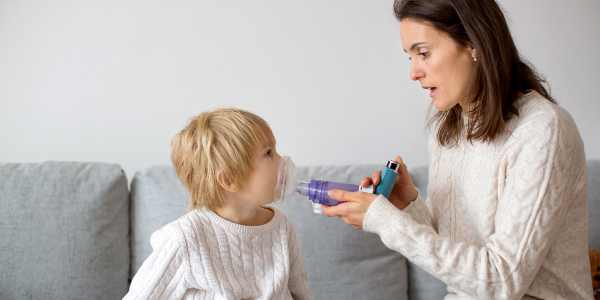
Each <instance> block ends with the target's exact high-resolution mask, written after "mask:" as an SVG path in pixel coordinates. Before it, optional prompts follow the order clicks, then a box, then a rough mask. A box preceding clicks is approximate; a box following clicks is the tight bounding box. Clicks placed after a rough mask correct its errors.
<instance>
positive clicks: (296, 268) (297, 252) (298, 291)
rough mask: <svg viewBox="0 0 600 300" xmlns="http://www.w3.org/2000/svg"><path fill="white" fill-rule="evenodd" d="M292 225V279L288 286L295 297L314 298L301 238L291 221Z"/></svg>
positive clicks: (311, 299) (290, 247) (299, 298)
mask: <svg viewBox="0 0 600 300" xmlns="http://www.w3.org/2000/svg"><path fill="white" fill-rule="evenodd" d="M289 224H290V226H291V231H290V243H289V249H290V265H291V266H290V279H289V282H288V288H289V289H290V293H291V294H292V298H293V299H295V300H296V299H298V300H301V299H307V300H314V297H313V294H312V291H311V290H310V284H309V283H308V276H307V274H306V266H304V260H303V258H302V245H300V239H299V238H298V235H297V234H296V230H295V229H294V225H293V224H292V223H291V221H289Z"/></svg>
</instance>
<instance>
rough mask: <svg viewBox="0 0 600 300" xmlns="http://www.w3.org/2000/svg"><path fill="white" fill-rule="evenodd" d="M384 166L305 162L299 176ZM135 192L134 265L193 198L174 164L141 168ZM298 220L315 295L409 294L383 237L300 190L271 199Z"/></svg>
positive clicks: (343, 175) (348, 177) (346, 177)
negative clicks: (315, 207) (326, 210)
mask: <svg viewBox="0 0 600 300" xmlns="http://www.w3.org/2000/svg"><path fill="white" fill-rule="evenodd" d="M378 168H381V166H352V167H333V166H331V167H299V168H298V170H297V178H298V179H302V180H310V179H311V178H316V179H323V180H331V181H338V182H347V183H357V182H359V180H360V179H361V178H362V177H363V176H366V175H370V174H372V173H373V171H375V170H377V169H378ZM131 193H132V194H131V195H132V211H131V213H132V215H131V222H132V224H131V229H132V232H131V233H132V251H133V253H132V269H133V273H132V274H135V272H137V270H138V269H139V267H140V266H141V265H142V263H143V262H144V260H145V259H146V258H147V257H148V256H149V255H150V253H151V252H152V248H151V246H150V242H149V241H150V236H151V235H152V233H153V232H154V231H156V230H158V229H159V228H161V227H162V226H164V225H166V224H167V223H169V222H172V221H174V220H176V219H177V218H179V217H181V216H183V215H184V214H185V213H186V208H187V205H188V202H189V199H190V196H189V193H188V192H187V191H186V190H185V188H184V187H183V185H182V184H181V182H180V181H179V179H178V178H177V175H176V173H175V171H174V169H173V168H172V167H170V166H169V167H167V166H156V167H152V168H149V169H147V170H144V171H142V172H138V173H136V175H135V176H134V178H133V181H132V185H131ZM271 205H275V206H276V207H277V208H279V209H280V210H282V211H283V212H285V213H286V214H287V215H288V216H289V217H290V218H291V219H292V221H293V223H294V227H295V229H296V232H297V233H298V236H299V238H300V241H301V243H302V251H303V254H304V262H305V264H306V268H307V271H308V279H309V281H310V284H311V288H312V291H313V294H314V296H315V299H394V300H401V299H407V282H406V278H407V276H406V261H405V259H404V257H403V256H402V255H400V254H399V253H397V252H394V251H392V250H390V249H388V248H387V247H386V246H385V245H384V244H383V243H382V242H381V239H380V238H379V236H377V235H375V234H371V233H366V232H364V231H362V230H358V229H354V228H352V227H351V226H349V225H347V224H346V223H344V222H343V221H342V220H341V219H339V218H327V217H326V216H324V215H319V214H315V213H314V212H313V211H312V208H311V205H310V202H309V200H308V198H306V197H301V196H299V195H295V196H293V197H291V198H290V199H287V200H286V201H285V203H283V204H271Z"/></svg>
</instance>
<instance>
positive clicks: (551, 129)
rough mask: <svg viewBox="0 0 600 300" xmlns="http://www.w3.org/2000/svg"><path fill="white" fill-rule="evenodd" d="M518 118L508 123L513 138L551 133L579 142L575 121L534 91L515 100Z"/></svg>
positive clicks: (562, 109) (563, 110) (559, 107)
mask: <svg viewBox="0 0 600 300" xmlns="http://www.w3.org/2000/svg"><path fill="white" fill-rule="evenodd" d="M515 106H516V108H517V110H518V116H515V117H513V118H512V119H511V120H509V122H508V124H507V125H508V128H509V131H510V133H511V135H512V136H513V137H515V136H531V135H540V134H542V135H543V133H552V134H553V135H557V136H559V137H561V138H562V139H574V140H581V137H580V136H579V131H578V130H577V126H576V125H575V121H574V120H573V118H572V117H571V115H570V114H569V112H567V111H566V110H565V109H564V108H562V107H561V106H559V105H558V104H556V103H553V102H551V101H550V100H548V99H546V98H545V97H544V96H542V95H540V94H539V93H538V92H536V91H530V92H529V93H527V94H525V95H523V96H522V97H521V98H519V99H518V100H517V102H516V103H515Z"/></svg>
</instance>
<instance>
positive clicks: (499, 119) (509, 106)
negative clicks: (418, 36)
mask: <svg viewBox="0 0 600 300" xmlns="http://www.w3.org/2000/svg"><path fill="white" fill-rule="evenodd" d="M394 14H395V15H396V18H397V19H398V20H399V21H402V20H404V19H411V20H414V21H416V22H421V23H423V24H426V25H429V26H433V27H434V28H436V29H437V30H439V31H441V32H443V33H445V34H446V35H448V36H449V37H450V38H452V39H453V40H454V41H455V42H456V43H457V44H459V45H460V46H463V47H466V46H471V47H473V49H475V51H476V57H477V61H476V62H475V65H474V71H473V74H472V76H471V79H470V81H469V84H468V86H467V90H466V95H465V96H466V97H467V100H469V101H470V102H471V103H474V105H473V109H472V111H470V112H469V115H470V118H469V122H468V124H466V130H467V132H466V136H467V140H468V141H473V140H476V141H484V142H489V141H492V140H493V139H494V138H495V137H496V136H497V135H498V134H500V133H502V132H505V131H507V128H506V122H507V121H508V119H510V118H511V116H512V115H518V114H519V112H518V111H517V108H516V107H515V105H514V103H515V101H516V100H517V99H518V98H519V93H527V92H529V91H531V90H534V91H536V92H538V93H540V94H541V95H542V96H543V97H545V98H547V99H548V100H549V101H552V102H553V103H556V101H554V99H552V97H551V96H550V93H549V92H548V91H547V90H546V88H545V87H544V86H543V84H544V83H546V81H545V80H544V79H543V78H542V77H541V76H540V75H539V74H538V73H537V72H536V71H535V69H534V68H533V67H532V66H531V65H530V64H529V63H528V62H527V61H526V60H524V59H523V58H521V56H520V55H519V52H518V51H517V48H516V46H515V43H514V41H513V39H512V36H511V34H510V31H509V29H508V24H507V23H506V19H505V18H504V14H503V13H502V10H501V9H500V6H498V4H497V3H496V1H494V0H395V1H394ZM462 113H463V111H462V107H461V106H460V105H455V106H454V107H453V108H451V109H449V110H446V111H441V112H438V113H437V114H435V116H434V117H433V118H432V119H430V121H429V124H433V123H435V124H436V125H437V126H436V127H437V140H438V142H439V143H440V144H441V145H446V146H450V147H451V146H454V145H456V144H457V143H458V141H459V138H460V135H461V128H462V127H463V124H462V123H463V121H462V120H463V119H462Z"/></svg>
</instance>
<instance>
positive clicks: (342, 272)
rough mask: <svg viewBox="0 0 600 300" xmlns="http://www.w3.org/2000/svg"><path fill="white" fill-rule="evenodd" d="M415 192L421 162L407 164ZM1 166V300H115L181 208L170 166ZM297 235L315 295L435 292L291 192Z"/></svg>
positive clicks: (363, 236)
mask: <svg viewBox="0 0 600 300" xmlns="http://www.w3.org/2000/svg"><path fill="white" fill-rule="evenodd" d="M379 168H381V166H375V165H369V166H315V167H300V168H298V175H297V177H298V178H299V179H311V178H318V179H327V180H333V181H339V182H358V181H359V179H360V178H361V177H363V176H367V175H369V174H371V173H372V172H373V171H375V170H377V169H379ZM410 173H411V176H413V180H414V182H415V184H416V185H417V187H418V188H419V189H420V190H421V192H422V194H423V196H426V193H427V188H426V187H427V167H418V168H413V169H411V170H410ZM588 178H589V196H588V207H589V217H590V229H589V241H590V247H593V248H596V249H600V220H599V219H598V212H600V161H588ZM130 187H131V190H129V188H128V184H127V178H126V175H125V174H124V173H123V171H122V170H121V167H120V166H119V165H115V164H104V163H75V162H46V163H41V164H0V299H121V298H122V297H123V296H124V295H125V293H126V292H127V290H128V288H129V281H130V279H131V277H133V276H134V275H135V272H136V271H137V270H138V269H139V267H140V266H141V264H142V263H143V262H144V260H145V258H146V257H147V256H148V255H149V254H150V252H151V251H152V249H151V247H150V243H149V239H150V235H151V234H152V232H154V231H155V230H157V229H159V228H160V227H162V226H163V225H165V224H167V223H168V222H171V221H173V220H175V219H177V218H178V217H180V216H182V215H183V214H185V213H186V207H187V204H188V200H189V194H188V193H187V191H186V190H185V189H184V188H183V186H182V185H181V183H180V182H179V180H178V179H177V176H176V174H175V171H174V170H173V168H172V167H170V166H156V167H151V168H148V169H146V170H144V171H140V172H137V173H136V174H135V176H134V177H133V178H132V182H131V186H130ZM276 206H277V207H278V208H280V209H281V210H283V211H284V212H285V213H286V214H288V215H289V216H290V217H291V219H292V221H293V222H294V226H295V228H296V231H297V232H298V235H299V236H300V239H301V242H302V249H303V253H304V262H305V264H306V266H307V269H308V276H309V281H310V283H311V287H312V290H313V293H314V296H315V299H378V300H380V299H441V298H443V297H444V295H445V294H446V289H445V285H444V284H443V283H442V282H440V281H439V280H437V279H435V278H433V277H432V276H430V275H429V274H427V273H425V272H424V271H422V270H421V269H419V268H418V267H416V266H414V265H412V264H411V263H410V262H407V261H406V259H405V258H404V257H402V255H400V254H399V253H397V252H394V251H391V250H389V249H387V248H386V247H385V246H384V245H383V244H382V243H381V240H380V239H379V237H378V236H377V235H374V234H370V233H365V232H364V231H362V230H356V229H354V228H352V227H351V226H348V225H346V224H345V223H344V222H343V221H342V220H340V219H339V218H327V217H325V216H323V215H317V214H315V213H313V212H312V209H311V207H310V204H309V202H308V200H306V199H305V198H301V197H300V196H294V197H292V198H290V199H288V200H286V202H285V203H283V204H280V205H276Z"/></svg>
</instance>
